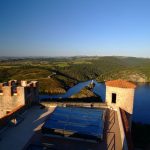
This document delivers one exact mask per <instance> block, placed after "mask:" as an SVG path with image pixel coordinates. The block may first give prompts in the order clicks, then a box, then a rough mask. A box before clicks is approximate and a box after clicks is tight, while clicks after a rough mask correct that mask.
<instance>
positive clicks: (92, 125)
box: [42, 107, 104, 140]
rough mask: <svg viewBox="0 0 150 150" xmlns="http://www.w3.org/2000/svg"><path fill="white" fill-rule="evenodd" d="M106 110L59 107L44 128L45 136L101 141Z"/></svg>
mask: <svg viewBox="0 0 150 150" xmlns="http://www.w3.org/2000/svg"><path fill="white" fill-rule="evenodd" d="M103 128H104V110H99V109H91V108H77V107H57V108H56V109H55V110H54V112H53V113H52V114H51V115H50V116H49V118H48V119H47V121H46V122H45V124H44V125H43V127H42V132H43V133H44V134H51V135H59V136H66V137H73V138H82V139H90V140H100V139H102V137H103Z"/></svg>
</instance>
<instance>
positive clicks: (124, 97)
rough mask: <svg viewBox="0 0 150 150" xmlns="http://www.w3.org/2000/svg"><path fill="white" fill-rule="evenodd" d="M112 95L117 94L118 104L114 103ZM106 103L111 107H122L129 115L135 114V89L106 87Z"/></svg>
mask: <svg viewBox="0 0 150 150" xmlns="http://www.w3.org/2000/svg"><path fill="white" fill-rule="evenodd" d="M112 93H115V94H116V103H115V104H113V103H112ZM106 102H107V104H108V105H109V106H112V107H116V106H117V107H120V108H122V109H123V110H125V111H126V112H128V113H129V114H132V113H133V105H134V89H129V88H118V87H110V86H106Z"/></svg>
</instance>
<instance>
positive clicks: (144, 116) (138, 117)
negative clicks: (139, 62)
mask: <svg viewBox="0 0 150 150" xmlns="http://www.w3.org/2000/svg"><path fill="white" fill-rule="evenodd" d="M90 82H91V80H90V81H86V82H81V83H79V84H77V85H75V86H74V87H72V88H70V89H69V90H68V91H67V92H66V93H65V94H58V95H41V96H40V98H41V99H42V98H67V97H70V96H71V95H73V94H76V93H78V92H80V90H82V89H83V88H84V87H85V86H88V85H89V84H90ZM94 83H95V87H94V89H93V92H94V93H96V94H97V95H99V96H101V98H102V100H103V101H104V100H105V92H106V87H105V84H104V83H98V82H96V81H94ZM133 121H135V122H141V123H147V124H150V84H141V85H138V86H137V88H136V90H135V100H134V111H133Z"/></svg>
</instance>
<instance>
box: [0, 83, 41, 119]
mask: <svg viewBox="0 0 150 150" xmlns="http://www.w3.org/2000/svg"><path fill="white" fill-rule="evenodd" d="M34 103H39V84H38V81H30V82H27V81H17V80H10V81H8V82H5V83H0V118H2V117H3V116H5V115H7V114H8V113H9V112H12V111H13V110H14V109H16V108H17V107H21V106H27V107H30V106H31V105H32V104H34Z"/></svg>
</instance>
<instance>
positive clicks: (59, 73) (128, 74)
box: [0, 56, 150, 93]
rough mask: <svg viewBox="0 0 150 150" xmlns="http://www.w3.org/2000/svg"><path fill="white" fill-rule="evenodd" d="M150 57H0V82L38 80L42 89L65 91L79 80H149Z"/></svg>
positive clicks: (41, 90)
mask: <svg viewBox="0 0 150 150" xmlns="http://www.w3.org/2000/svg"><path fill="white" fill-rule="evenodd" d="M149 68H150V59H148V58H136V57H121V56H120V57H115V56H109V57H108V56H107V57H98V56H93V57H86V56H83V57H56V58H51V57H49V58H48V57H47V58H45V57H41V58H40V57H37V58H5V59H0V82H4V81H8V80H11V79H12V80H13V79H14V80H38V81H39V82H40V92H43V93H64V92H65V91H66V90H67V89H68V88H69V87H72V86H73V85H75V84H76V83H78V82H82V81H86V80H90V79H95V80H97V81H98V82H104V81H106V80H112V79H126V80H129V81H133V82H150V69H149Z"/></svg>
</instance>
